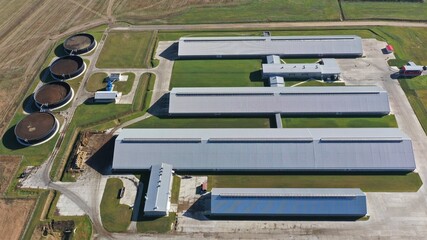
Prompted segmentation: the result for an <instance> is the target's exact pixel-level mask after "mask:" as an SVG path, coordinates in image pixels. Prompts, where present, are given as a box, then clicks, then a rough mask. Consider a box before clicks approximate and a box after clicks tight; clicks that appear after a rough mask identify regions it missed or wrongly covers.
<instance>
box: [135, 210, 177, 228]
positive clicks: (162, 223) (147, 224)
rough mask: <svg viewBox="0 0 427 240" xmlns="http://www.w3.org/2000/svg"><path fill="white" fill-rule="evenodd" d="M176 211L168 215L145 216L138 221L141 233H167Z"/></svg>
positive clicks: (137, 226)
mask: <svg viewBox="0 0 427 240" xmlns="http://www.w3.org/2000/svg"><path fill="white" fill-rule="evenodd" d="M175 218H176V213H174V212H171V213H169V216H167V217H160V218H143V219H141V220H139V221H138V222H137V223H136V228H137V231H138V232H141V233H167V232H169V231H170V230H171V227H172V224H173V222H174V221H175Z"/></svg>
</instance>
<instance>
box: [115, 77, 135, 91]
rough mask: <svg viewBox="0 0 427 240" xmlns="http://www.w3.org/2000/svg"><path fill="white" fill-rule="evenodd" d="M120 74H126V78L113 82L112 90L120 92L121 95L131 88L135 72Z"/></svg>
mask: <svg viewBox="0 0 427 240" xmlns="http://www.w3.org/2000/svg"><path fill="white" fill-rule="evenodd" d="M122 75H127V76H128V79H127V80H126V81H118V82H115V83H114V91H117V92H121V93H122V94H123V95H126V94H128V93H130V91H131V90H132V86H133V82H134V81H135V74H134V73H123V74H122Z"/></svg>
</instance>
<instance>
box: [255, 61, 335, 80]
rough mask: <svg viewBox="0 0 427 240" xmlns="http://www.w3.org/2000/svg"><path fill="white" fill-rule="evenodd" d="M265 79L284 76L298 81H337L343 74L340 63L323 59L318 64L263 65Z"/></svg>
mask: <svg viewBox="0 0 427 240" xmlns="http://www.w3.org/2000/svg"><path fill="white" fill-rule="evenodd" d="M262 74H263V76H264V77H273V76H282V77H285V78H292V79H294V78H298V79H310V78H316V79H326V78H330V79H332V80H335V79H336V78H338V76H339V75H340V74H341V69H340V67H339V66H338V63H337V61H336V60H335V59H333V58H323V59H321V60H320V61H319V62H317V63H291V64H287V63H286V64H277V63H273V64H263V65H262Z"/></svg>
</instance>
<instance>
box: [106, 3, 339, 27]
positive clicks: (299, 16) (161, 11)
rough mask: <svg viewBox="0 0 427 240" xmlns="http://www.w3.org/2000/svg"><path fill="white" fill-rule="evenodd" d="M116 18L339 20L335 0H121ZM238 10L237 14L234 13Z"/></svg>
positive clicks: (169, 20) (182, 21)
mask: <svg viewBox="0 0 427 240" xmlns="http://www.w3.org/2000/svg"><path fill="white" fill-rule="evenodd" d="M114 13H115V15H116V16H117V18H118V19H119V20H124V21H126V22H130V23H132V24H137V23H173V24H189V23H230V22H260V21H261V22H274V21H276V22H277V21H315V20H319V21H325V20H339V19H340V15H339V8H338V2H337V1H333V2H331V1H330V0H299V1H293V0H217V1H206V0H185V1H172V0H169V1H155V0H148V1H138V0H127V1H123V2H122V3H121V4H120V5H119V6H118V7H117V8H116V9H115V12H114ZM236 13H239V14H236Z"/></svg>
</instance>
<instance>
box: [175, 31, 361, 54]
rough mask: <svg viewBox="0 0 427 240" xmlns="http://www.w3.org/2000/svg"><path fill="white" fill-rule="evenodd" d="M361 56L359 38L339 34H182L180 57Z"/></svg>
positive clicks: (179, 48)
mask: <svg viewBox="0 0 427 240" xmlns="http://www.w3.org/2000/svg"><path fill="white" fill-rule="evenodd" d="M267 55H279V56H281V57H319V58H321V57H332V58H334V57H361V56H362V55H363V49H362V39H361V38H360V37H359V36H354V35H350V36H347V35H341V36H277V37H253V36H244V37H182V38H180V39H179V46H178V56H179V57H180V58H245V57H247V58H250V57H265V56H267Z"/></svg>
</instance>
